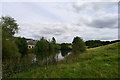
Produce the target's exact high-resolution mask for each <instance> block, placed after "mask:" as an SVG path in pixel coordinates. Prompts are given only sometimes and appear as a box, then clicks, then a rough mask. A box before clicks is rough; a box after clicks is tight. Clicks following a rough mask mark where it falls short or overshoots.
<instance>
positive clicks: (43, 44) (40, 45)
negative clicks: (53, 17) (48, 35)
mask: <svg viewBox="0 0 120 80" xmlns="http://www.w3.org/2000/svg"><path fill="white" fill-rule="evenodd" d="M48 50H49V42H48V41H47V40H46V39H44V37H42V38H41V39H40V41H38V42H37V44H36V52H41V51H48Z"/></svg>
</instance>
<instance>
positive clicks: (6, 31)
mask: <svg viewBox="0 0 120 80" xmlns="http://www.w3.org/2000/svg"><path fill="white" fill-rule="evenodd" d="M0 19H1V20H0V23H1V25H0V27H2V46H3V47H2V55H3V58H11V57H18V56H20V54H19V50H18V48H17V46H16V44H15V43H14V40H13V38H14V37H13V35H14V34H15V33H16V32H18V24H17V23H16V21H15V20H14V18H11V17H8V16H5V17H1V18H0Z"/></svg>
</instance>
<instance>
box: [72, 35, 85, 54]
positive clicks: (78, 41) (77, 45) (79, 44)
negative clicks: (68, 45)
mask: <svg viewBox="0 0 120 80" xmlns="http://www.w3.org/2000/svg"><path fill="white" fill-rule="evenodd" d="M72 49H73V51H74V52H84V51H86V47H85V43H84V41H83V40H82V38H80V37H75V38H74V40H73V42H72Z"/></svg>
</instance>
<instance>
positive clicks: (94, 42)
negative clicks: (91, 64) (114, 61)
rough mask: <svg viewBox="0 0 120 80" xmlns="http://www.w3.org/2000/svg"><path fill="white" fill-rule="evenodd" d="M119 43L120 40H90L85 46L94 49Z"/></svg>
mask: <svg viewBox="0 0 120 80" xmlns="http://www.w3.org/2000/svg"><path fill="white" fill-rule="evenodd" d="M119 41H120V40H114V41H100V40H88V41H86V42H85V44H86V46H87V47H88V48H94V47H99V46H103V45H108V44H112V43H115V42H119Z"/></svg>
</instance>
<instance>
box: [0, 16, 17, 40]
mask: <svg viewBox="0 0 120 80" xmlns="http://www.w3.org/2000/svg"><path fill="white" fill-rule="evenodd" d="M1 25H2V36H3V37H4V38H7V39H8V38H12V37H13V36H14V34H15V33H17V32H18V30H19V28H18V24H17V23H16V20H14V18H12V17H9V16H5V17H3V16H2V17H1Z"/></svg>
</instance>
